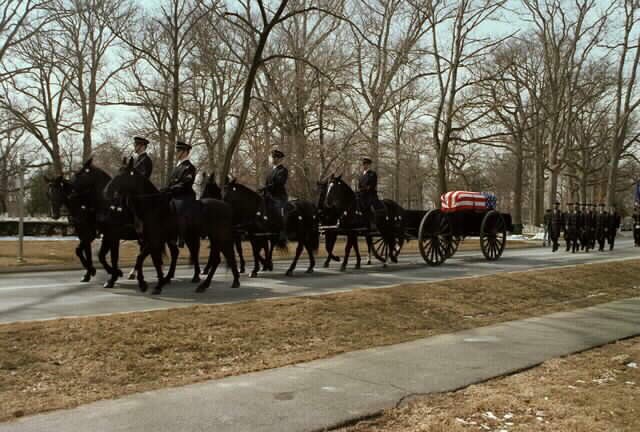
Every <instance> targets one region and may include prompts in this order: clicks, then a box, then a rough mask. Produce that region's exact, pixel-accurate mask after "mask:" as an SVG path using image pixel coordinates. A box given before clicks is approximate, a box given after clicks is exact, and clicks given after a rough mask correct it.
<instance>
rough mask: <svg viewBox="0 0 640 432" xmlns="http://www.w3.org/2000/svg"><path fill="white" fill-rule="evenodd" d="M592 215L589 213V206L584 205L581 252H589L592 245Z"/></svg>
mask: <svg viewBox="0 0 640 432" xmlns="http://www.w3.org/2000/svg"><path fill="white" fill-rule="evenodd" d="M591 225H592V223H591V214H590V213H589V204H587V203H582V224H581V227H580V228H581V229H580V250H586V251H587V252H589V248H590V247H589V246H590V245H591V238H590V234H591Z"/></svg>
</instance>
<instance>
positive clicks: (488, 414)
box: [482, 411, 498, 420]
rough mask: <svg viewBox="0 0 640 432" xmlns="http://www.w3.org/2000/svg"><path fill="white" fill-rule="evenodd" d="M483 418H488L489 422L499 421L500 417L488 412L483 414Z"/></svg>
mask: <svg viewBox="0 0 640 432" xmlns="http://www.w3.org/2000/svg"><path fill="white" fill-rule="evenodd" d="M482 417H484V418H488V419H489V420H498V417H496V416H495V414H493V413H492V412H491V411H487V412H486V413H484V414H482Z"/></svg>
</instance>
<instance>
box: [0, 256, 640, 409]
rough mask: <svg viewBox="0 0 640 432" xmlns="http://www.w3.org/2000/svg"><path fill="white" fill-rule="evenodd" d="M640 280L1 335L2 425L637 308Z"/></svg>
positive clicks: (79, 321)
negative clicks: (173, 389)
mask: <svg viewBox="0 0 640 432" xmlns="http://www.w3.org/2000/svg"><path fill="white" fill-rule="evenodd" d="M638 272H640V260H633V261H625V262H614V263H603V264H592V265H581V266H577V267H570V268H563V269H557V270H544V271H535V272H523V273H511V274H500V275H494V276H486V277H480V278H472V279H460V280H450V281H441V282H434V283H423V284H411V285H402V286H397V287H393V288H385V289H375V290H358V291H353V292H348V293H340V294H332V295H324V296H314V297H301V298H290V299H277V300H268V301H253V302H246V303H239V304H229V305H215V306H195V307H190V308H185V309H174V310H166V311H157V312H147V313H143V312H141V313H133V314H123V315H113V316H104V317H88V318H74V319H61V320H52V321H42V322H27V323H15V324H6V325H0V346H1V347H2V350H0V420H7V419H10V418H12V417H15V416H21V415H25V414H33V413H37V412H42V411H47V410H51V409H57V408H67V407H72V406H75V405H78V404H82V403H86V402H90V401H94V400H98V399H104V398H113V397H118V396H122V395H125V394H128V393H134V392H140V391H145V390H151V389H157V388H162V387H167V386H178V385H184V384H188V383H193V382H197V381H202V380H206V379H211V378H220V377H223V376H227V375H236V374H242V373H247V372H250V371H256V370H261V369H268V368H274V367H279V366H284V365H287V364H293V363H299V362H303V361H308V360H312V359H317V358H323V357H327V356H331V355H335V354H338V353H342V352H347V351H353V350H358V349H363V348H368V347H373V346H381V345H387V344H393V343H399V342H403V341H408V340H413V339H417V338H421V337H427V336H430V335H434V334H438V333H447V332H452V331H457V330H462V329H466V328H471V327H478V326H483V325H488V324H492V323H497V322H502V321H507V320H513V319H518V318H524V317H529V316H535V315H541V314H545V313H551V312H555V311H560V310H570V309H574V308H579V307H586V306H589V305H593V304H596V303H603V302H607V301H610V300H614V299H619V298H626V297H633V296H637V295H638V294H639V293H640V290H638V288H637V286H636V285H635V284H636V283H637V275H638ZM593 294H598V295H597V296H593Z"/></svg>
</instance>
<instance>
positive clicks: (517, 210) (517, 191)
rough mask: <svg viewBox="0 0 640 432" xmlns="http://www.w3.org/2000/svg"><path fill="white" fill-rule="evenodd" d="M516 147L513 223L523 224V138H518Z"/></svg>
mask: <svg viewBox="0 0 640 432" xmlns="http://www.w3.org/2000/svg"><path fill="white" fill-rule="evenodd" d="M515 144H516V148H515V150H516V151H515V158H516V167H515V168H516V169H515V179H514V185H513V223H514V224H518V225H520V224H522V190H523V185H522V173H523V171H524V158H523V155H522V139H518V140H517V142H516V143H515Z"/></svg>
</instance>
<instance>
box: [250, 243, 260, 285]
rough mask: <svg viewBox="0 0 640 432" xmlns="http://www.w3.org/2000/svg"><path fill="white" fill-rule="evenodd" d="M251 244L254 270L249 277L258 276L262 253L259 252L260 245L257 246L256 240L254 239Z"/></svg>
mask: <svg viewBox="0 0 640 432" xmlns="http://www.w3.org/2000/svg"><path fill="white" fill-rule="evenodd" d="M250 243H251V251H252V252H253V270H251V274H249V277H252V278H254V277H256V276H258V270H260V251H259V250H258V245H257V244H256V239H255V238H252V239H251V240H250Z"/></svg>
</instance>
